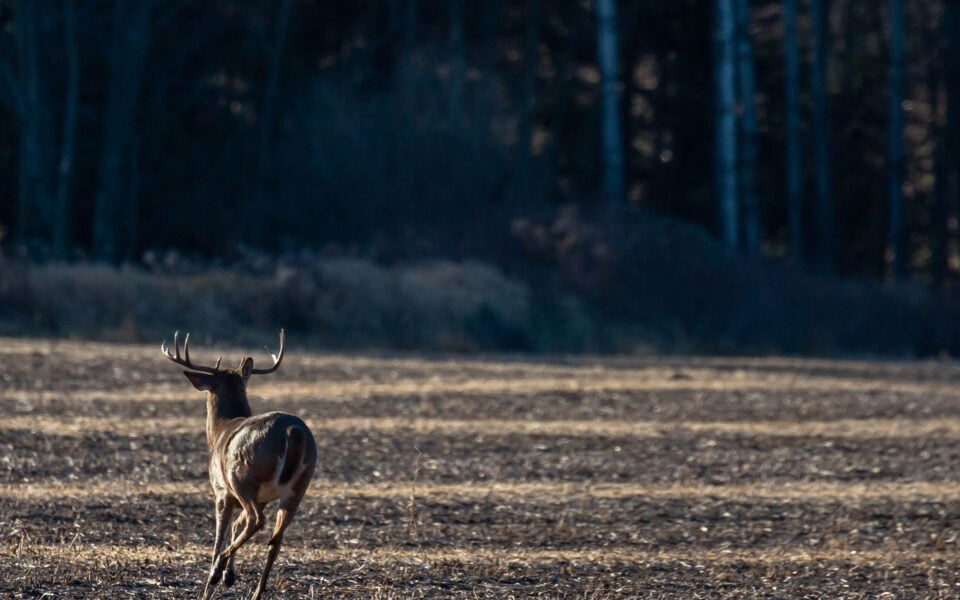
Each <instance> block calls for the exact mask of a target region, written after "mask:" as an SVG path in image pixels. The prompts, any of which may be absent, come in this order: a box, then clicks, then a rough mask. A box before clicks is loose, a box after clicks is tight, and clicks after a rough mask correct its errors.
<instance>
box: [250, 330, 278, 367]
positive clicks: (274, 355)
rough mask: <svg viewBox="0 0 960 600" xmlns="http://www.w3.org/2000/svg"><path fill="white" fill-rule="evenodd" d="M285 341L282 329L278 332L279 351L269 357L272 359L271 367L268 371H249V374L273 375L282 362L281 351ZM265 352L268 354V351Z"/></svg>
mask: <svg viewBox="0 0 960 600" xmlns="http://www.w3.org/2000/svg"><path fill="white" fill-rule="evenodd" d="M285 341H286V335H285V334H284V331H283V329H281V330H280V350H278V351H277V353H276V354H273V353H271V354H270V356H271V358H273V366H272V367H270V368H268V369H253V370H251V371H250V373H251V374H255V375H266V374H267V373H273V372H274V371H276V370H277V369H278V368H279V367H280V362H281V361H282V360H283V351H284V346H285ZM267 352H270V351H269V349H268V350H267Z"/></svg>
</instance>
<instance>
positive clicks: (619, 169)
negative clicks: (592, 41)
mask: <svg viewBox="0 0 960 600" xmlns="http://www.w3.org/2000/svg"><path fill="white" fill-rule="evenodd" d="M616 10H617V7H616V0H598V2H597V54H598V58H599V63H600V86H601V92H600V93H601V96H602V106H603V114H602V124H601V135H602V145H603V198H604V204H605V205H606V209H607V211H608V213H609V218H610V219H611V223H616V222H617V215H619V214H620V213H621V212H622V210H623V203H624V182H623V177H624V175H623V137H622V136H623V131H622V129H621V123H620V104H619V101H618V89H617V88H618V87H619V79H618V74H617V47H618V45H617V15H616Z"/></svg>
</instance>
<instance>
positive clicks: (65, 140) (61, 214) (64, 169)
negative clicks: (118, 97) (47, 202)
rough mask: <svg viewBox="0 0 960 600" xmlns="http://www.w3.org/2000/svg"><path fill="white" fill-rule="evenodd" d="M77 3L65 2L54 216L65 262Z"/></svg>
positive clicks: (56, 246) (76, 83)
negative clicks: (64, 66) (64, 71)
mask: <svg viewBox="0 0 960 600" xmlns="http://www.w3.org/2000/svg"><path fill="white" fill-rule="evenodd" d="M73 3H74V0H64V2H63V7H64V12H63V45H64V51H65V52H66V58H67V81H66V94H65V98H64V103H63V126H62V127H63V129H62V132H61V141H60V162H59V165H58V168H57V171H58V173H57V196H56V201H55V206H54V215H53V252H54V256H56V257H58V258H60V259H65V258H68V257H69V254H70V244H71V240H72V231H71V228H72V222H73V219H72V214H71V212H72V203H71V201H70V193H71V188H72V185H73V152H74V146H75V139H76V128H77V108H78V105H79V95H80V51H79V47H78V44H77V30H76V13H75V11H74V6H73Z"/></svg>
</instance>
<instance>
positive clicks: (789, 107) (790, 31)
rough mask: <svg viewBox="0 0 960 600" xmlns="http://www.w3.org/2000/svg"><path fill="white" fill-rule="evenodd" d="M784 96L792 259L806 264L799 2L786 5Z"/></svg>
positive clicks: (788, 217)
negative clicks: (804, 259) (798, 23)
mask: <svg viewBox="0 0 960 600" xmlns="http://www.w3.org/2000/svg"><path fill="white" fill-rule="evenodd" d="M783 53H784V63H785V65H784V68H785V74H784V83H785V89H784V96H785V102H786V109H785V112H786V115H785V131H784V137H785V141H784V145H785V146H786V179H787V182H786V183H787V221H788V227H789V233H790V256H791V258H792V259H793V261H794V262H796V263H800V262H803V243H804V240H803V152H802V140H801V139H800V41H799V38H798V36H797V0H784V3H783Z"/></svg>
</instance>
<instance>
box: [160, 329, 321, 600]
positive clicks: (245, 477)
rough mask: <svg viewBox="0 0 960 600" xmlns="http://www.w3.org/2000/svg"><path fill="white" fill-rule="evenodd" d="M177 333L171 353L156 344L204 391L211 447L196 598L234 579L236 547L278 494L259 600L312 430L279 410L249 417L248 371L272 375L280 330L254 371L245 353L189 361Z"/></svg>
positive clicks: (310, 448)
mask: <svg viewBox="0 0 960 600" xmlns="http://www.w3.org/2000/svg"><path fill="white" fill-rule="evenodd" d="M178 336H179V332H177V333H174V334H173V349H174V351H173V352H172V353H171V352H170V349H169V348H167V343H166V341H164V342H163V344H161V346H160V350H161V351H162V352H163V354H164V356H166V357H167V358H169V359H170V360H172V361H173V362H175V363H177V364H178V365H182V366H184V367H186V368H187V369H190V370H189V371H184V372H183V374H184V375H186V376H187V379H189V380H190V383H192V384H193V387H195V388H197V389H198V390H200V391H203V392H206V393H207V445H208V446H209V447H210V484H211V486H212V487H213V495H214V501H215V507H216V522H217V532H216V537H215V541H214V543H213V564H212V565H211V567H210V575H209V577H208V578H207V584H206V585H205V586H204V588H203V594H202V595H201V598H202V599H203V600H208V599H209V598H210V596H211V595H213V592H214V589H215V588H216V586H217V583H219V582H220V580H221V578H222V580H223V585H224V586H225V587H229V586H231V585H233V583H234V582H235V581H236V579H237V577H236V573H235V572H234V568H233V560H234V556H235V555H236V553H237V550H239V549H240V547H241V546H243V544H244V543H245V542H246V541H247V540H249V539H250V537H251V536H253V535H254V534H255V533H257V532H258V531H260V530H261V529H263V526H264V524H265V523H266V520H265V519H264V516H263V508H264V506H265V505H266V504H267V503H268V502H272V501H274V500H278V501H279V503H280V509H279V510H278V511H277V521H276V524H275V525H274V528H273V535H271V536H270V542H269V546H270V550H269V551H268V553H267V563H266V566H265V567H264V569H263V574H262V575H261V576H260V582H259V584H257V589H256V591H255V592H254V594H253V600H258V599H259V598H260V596H261V595H262V594H263V589H264V587H265V586H266V584H267V576H268V575H270V569H271V567H273V562H274V561H275V560H276V558H277V554H279V553H280V544H281V543H282V541H283V532H284V531H285V530H286V528H287V526H288V525H290V521H291V520H292V519H293V516H294V514H296V512H297V507H298V506H299V505H300V501H301V500H303V496H304V494H305V493H306V492H307V486H309V485H310V479H311V478H312V477H313V472H314V470H315V469H316V466H317V445H316V442H315V441H314V439H313V434H311V433H310V429H309V428H308V427H307V425H306V423H304V422H303V421H302V420H301V419H300V418H299V417H295V416H294V415H290V414H286V413H282V412H269V413H264V414H260V415H254V414H252V413H251V411H250V404H249V403H248V402H247V380H248V379H250V376H251V375H266V374H267V373H273V372H274V371H276V370H277V368H278V367H279V366H280V361H282V360H283V351H284V334H283V330H282V329H281V330H280V350H279V351H278V352H277V354H276V355H272V357H273V365H272V366H271V367H269V368H266V369H254V368H253V359H252V358H250V357H249V356H248V357H246V358H244V359H243V360H241V361H240V364H239V365H238V366H237V368H235V369H230V368H223V369H221V368H220V359H219V358H218V359H217V364H216V366H213V367H204V366H200V365H195V364H193V363H192V362H190V349H189V344H190V334H189V333H188V334H187V336H186V338H185V339H184V340H183V355H182V357H181V353H180V342H179V339H178ZM236 508H240V509H241V511H242V512H241V513H240V515H239V516H238V517H237V519H236V521H234V522H233V527H232V536H231V538H232V539H231V541H230V544H229V545H228V546H226V548H224V546H225V545H226V542H227V536H226V533H227V525H229V524H230V520H231V518H232V517H233V513H234V510H235V509H236Z"/></svg>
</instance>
